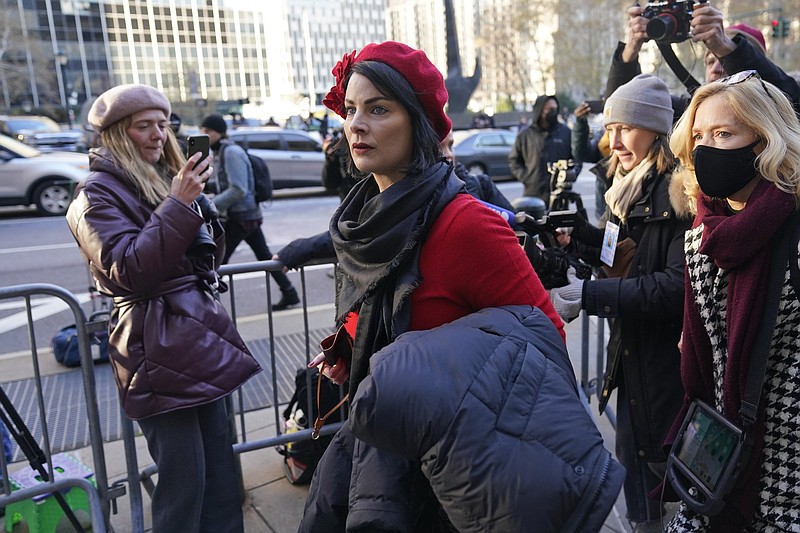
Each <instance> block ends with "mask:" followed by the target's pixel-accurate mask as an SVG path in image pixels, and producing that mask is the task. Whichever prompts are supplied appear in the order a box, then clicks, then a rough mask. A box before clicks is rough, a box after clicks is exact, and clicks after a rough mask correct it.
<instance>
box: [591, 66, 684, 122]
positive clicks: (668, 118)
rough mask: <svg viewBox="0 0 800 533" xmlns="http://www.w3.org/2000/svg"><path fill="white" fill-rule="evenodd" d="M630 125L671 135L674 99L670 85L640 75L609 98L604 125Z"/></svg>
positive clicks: (646, 75)
mask: <svg viewBox="0 0 800 533" xmlns="http://www.w3.org/2000/svg"><path fill="white" fill-rule="evenodd" d="M608 124H627V125H629V126H633V127H635V128H642V129H646V130H650V131H654V132H656V133H661V134H667V133H669V130H670V129H671V128H672V99H671V97H670V95H669V88H668V87H667V84H666V83H664V82H663V81H662V80H661V79H659V78H657V77H655V76H653V75H651V74H639V75H638V76H636V77H635V78H633V79H632V80H631V81H629V82H628V83H626V84H625V85H621V86H620V87H619V88H618V89H617V90H616V91H614V92H613V93H612V94H611V96H609V97H608V98H607V99H606V104H605V107H604V108H603V125H604V126H607V125H608Z"/></svg>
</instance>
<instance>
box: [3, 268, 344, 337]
mask: <svg viewBox="0 0 800 533" xmlns="http://www.w3.org/2000/svg"><path fill="white" fill-rule="evenodd" d="M332 267H333V264H331V263H326V264H323V265H311V266H307V267H306V271H312V270H328V269H330V268H332ZM265 275H266V273H265V271H261V270H259V271H256V272H245V273H242V274H235V275H234V279H235V280H236V281H241V280H245V279H252V278H263V277H264V276H265ZM226 277H227V276H226ZM74 296H75V298H76V299H77V300H78V302H79V303H81V304H84V303H86V302H89V301H91V299H92V297H93V296H96V295H95V294H93V293H89V292H84V293H80V294H74ZM12 309H22V311H20V312H19V313H16V314H13V315H9V316H7V317H4V318H2V319H0V334H3V333H8V332H9V331H11V330H14V329H17V328H21V327H27V325H28V312H27V310H26V309H25V302H24V300H21V299H20V300H14V301H11V302H5V303H0V310H1V311H7V310H12ZM68 310H69V306H68V305H67V303H66V302H64V300H62V299H61V298H56V297H48V298H42V299H39V300H35V301H31V316H32V317H33V321H34V322H36V321H37V320H41V319H44V318H47V317H49V316H52V315H55V314H58V313H61V312H62V311H68ZM309 310H311V308H309ZM254 316H255V315H254ZM258 316H262V315H258Z"/></svg>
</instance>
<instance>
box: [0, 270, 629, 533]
mask: <svg viewBox="0 0 800 533" xmlns="http://www.w3.org/2000/svg"><path fill="white" fill-rule="evenodd" d="M281 268H282V265H281V263H279V262H277V261H258V262H251V263H240V264H235V265H224V266H222V267H220V275H221V278H222V279H223V280H224V281H225V282H226V283H227V285H228V288H229V290H228V292H227V293H225V294H223V295H222V297H221V298H222V301H223V303H224V304H225V305H226V307H227V308H228V310H229V312H230V314H231V317H232V319H233V320H234V322H235V323H236V324H237V327H239V313H238V311H239V306H238V299H237V287H238V285H239V282H238V280H237V276H239V275H242V274H249V275H250V276H252V275H254V274H255V275H259V274H261V275H263V277H264V278H263V279H264V283H263V287H264V301H263V308H264V313H263V331H264V332H265V334H266V340H267V342H266V344H267V346H268V347H269V363H268V366H269V368H268V369H265V370H266V371H267V373H268V374H269V376H270V379H271V398H270V401H269V403H270V407H269V409H265V410H263V412H265V413H270V415H269V416H270V418H271V419H272V421H273V422H274V427H275V434H274V435H273V436H270V437H267V438H263V439H258V440H250V441H248V438H247V426H246V421H245V410H246V409H245V403H246V402H245V400H246V398H245V396H244V393H243V392H242V391H241V390H240V391H238V393H237V394H235V395H232V396H231V397H229V413H231V414H230V417H231V420H230V422H231V428H232V430H233V431H234V432H235V434H236V441H235V442H236V443H235V444H234V451H235V453H236V454H237V456H239V455H241V454H244V453H249V452H253V451H256V450H262V449H265V448H274V447H276V446H279V445H283V444H287V443H294V442H300V441H303V440H308V439H310V438H311V432H312V430H311V429H307V430H301V431H296V432H292V433H283V418H282V414H281V405H282V402H281V398H280V395H279V383H278V382H279V380H281V379H283V380H285V379H286V378H287V376H286V375H285V373H286V372H287V369H285V368H284V369H281V368H279V365H278V364H277V361H276V342H275V341H276V336H278V335H280V334H281V332H276V330H275V320H274V318H275V317H274V316H273V313H272V310H271V306H270V304H269V302H271V301H273V300H272V296H273V295H272V293H273V291H272V287H271V286H272V284H271V282H270V274H269V273H270V271H273V270H277V269H281ZM314 268H331V266H330V265H329V264H328V263H327V262H324V261H323V262H319V263H315V264H309V265H306V266H305V267H303V268H301V269H300V270H299V278H300V283H299V289H300V290H299V293H300V295H301V298H302V300H301V303H302V307H301V310H302V314H301V316H302V318H301V321H302V338H303V342H302V345H303V346H302V350H303V352H304V353H303V354H302V355H303V356H304V360H305V362H306V363H307V362H308V361H310V359H311V358H312V357H313V356H314V355H316V353H317V351H318V350H317V346H316V343H315V342H314V341H313V340H312V338H311V335H310V327H309V303H308V299H307V292H308V291H307V275H308V272H309V271H310V270H312V269H314ZM334 268H335V267H334ZM34 296H52V297H56V298H59V299H61V300H63V301H64V302H65V303H66V304H67V305H68V307H69V309H70V310H71V312H72V314H73V315H74V318H75V324H76V325H77V328H78V336H79V349H80V353H81V361H82V370H81V372H82V377H83V387H84V397H85V403H86V413H87V418H88V426H89V430H90V433H91V451H92V458H93V463H94V464H93V467H94V473H95V482H96V486H97V488H96V489H95V488H94V487H93V486H91V484H88V486H87V483H86V481H85V479H78V478H75V479H62V480H59V481H58V482H56V483H49V484H43V486H42V487H40V488H37V489H36V490H28V489H26V490H20V491H14V492H11V491H10V489H9V487H8V485H7V483H6V484H5V486H4V490H3V492H2V493H0V508H3V507H6V506H7V505H9V504H11V503H13V502H17V501H21V500H24V499H27V498H31V497H32V496H33V495H34V494H41V493H45V492H48V491H54V490H58V489H60V488H62V485H70V486H80V487H81V488H82V489H83V490H86V491H87V493H88V494H89V501H90V505H91V519H92V527H93V531H98V532H104V531H106V529H107V528H108V527H109V523H110V522H109V517H110V510H111V509H112V503H114V500H115V499H116V498H120V497H123V496H125V495H127V496H128V500H129V506H130V522H131V524H130V529H131V531H133V532H134V533H139V532H143V531H144V529H145V520H144V504H143V501H144V500H143V494H142V490H141V489H142V487H144V488H145V489H146V490H148V491H151V490H152V488H153V486H154V483H153V480H152V476H153V475H154V474H155V473H156V468H155V466H154V465H152V464H151V465H145V466H142V465H140V464H139V461H138V457H137V453H136V446H135V436H136V432H135V429H134V425H133V423H132V422H131V421H130V420H129V419H127V417H125V416H124V415H123V414H122V413H121V411H120V417H121V420H120V424H121V430H122V431H121V435H122V441H123V443H124V453H125V469H126V474H125V476H124V478H123V479H119V480H114V481H111V482H110V481H109V479H108V476H107V467H106V459H105V454H104V447H103V446H104V445H103V443H104V439H103V435H102V432H101V425H100V419H99V414H98V408H97V399H96V391H95V374H94V371H93V368H94V366H93V361H92V355H91V350H90V346H89V340H88V339H89V335H90V333H91V332H92V331H96V328H97V327H100V326H98V324H94V323H91V322H87V318H86V313H85V312H84V311H83V309H81V307H80V304H79V303H78V301H77V299H76V298H75V296H73V295H72V294H71V293H70V292H68V291H66V290H65V289H63V288H60V287H57V286H54V285H46V284H28V285H19V286H14V287H6V288H0V300H4V299H10V298H23V299H25V301H26V308H27V314H28V329H29V332H30V334H29V338H30V340H31V341H30V342H31V356H32V357H33V360H34V368H35V376H34V381H35V384H36V389H37V394H38V396H39V404H40V406H39V410H40V415H39V420H40V421H41V423H42V424H43V426H44V427H43V428H42V430H41V435H43V440H44V441H45V446H44V448H45V453H46V455H47V459H48V464H49V459H50V457H51V451H50V449H49V446H48V438H47V435H48V429H47V420H46V418H47V417H46V412H45V407H44V402H43V400H42V390H41V385H42V383H41V375H40V373H39V367H38V365H37V364H36V361H38V357H39V354H38V351H37V348H36V344H35V340H34V339H35V335H34V333H33V332H34V321H33V318H32V313H31V310H30V309H31V308H30V299H31V297H34ZM332 299H333V294H331V300H332ZM259 320H261V319H259ZM591 320H594V319H591ZM582 321H583V322H582V325H581V326H582V329H581V332H582V338H581V355H580V367H579V368H576V369H575V370H576V377H577V379H578V381H579V384H580V391H581V395H582V397H583V398H584V400H585V401H586V403H587V406H588V404H589V403H590V402H591V401H592V400H591V399H592V398H593V397H596V396H597V395H598V393H599V391H600V390H602V375H603V365H604V361H605V342H606V339H605V334H604V327H603V326H604V324H603V321H602V320H599V319H598V320H595V321H594V322H593V323H594V324H595V325H596V330H597V331H596V337H595V339H594V342H590V341H591V340H592V339H591V337H592V335H591V334H590V319H589V317H587V316H586V315H585V314H582ZM330 328H331V331H332V330H333V313H331V323H330ZM592 344H594V345H595V348H596V351H595V353H594V356H595V359H594V361H590V359H591V357H590V355H591V354H590V350H591V345H592ZM301 360H302V358H301ZM295 371H296V369H291V375H290V376H288V377H289V378H290V382H291V383H292V385H293V384H294V372H295ZM282 373H283V374H282ZM0 385H1V384H0ZM308 385H309V386H308V387H307V393H308V398H307V401H308V402H309V405H310V404H311V403H312V402H314V401H315V398H314V397H312V394H313V391H312V387H311V386H310V385H311V384H310V383H308ZM234 413H237V414H236V415H234ZM595 413H596V411H595ZM606 415H608V416H609V419H610V421H611V422H612V425H615V424H614V417H613V412H610V410H608V409H607V411H606ZM340 426H341V423H336V424H330V425H326V426H324V427H323V430H322V432H321V433H322V435H326V434H331V433H334V432H336V431H337V430H338V428H339V427H340ZM0 466H2V470H0V473H1V474H3V477H4V478H7V472H6V464H5V461H4V460H3V459H2V457H0ZM239 474H240V476H239V478H240V480H241V479H242V477H241V471H240V472H239ZM51 479H52V474H51ZM242 487H243V485H242Z"/></svg>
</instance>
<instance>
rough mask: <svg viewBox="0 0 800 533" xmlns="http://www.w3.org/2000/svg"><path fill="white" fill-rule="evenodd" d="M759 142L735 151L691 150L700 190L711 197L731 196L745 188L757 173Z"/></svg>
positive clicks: (696, 148) (701, 148) (702, 148)
mask: <svg viewBox="0 0 800 533" xmlns="http://www.w3.org/2000/svg"><path fill="white" fill-rule="evenodd" d="M758 143H759V141H756V142H754V143H753V144H749V145H747V146H743V147H742V148H735V149H733V150H722V149H720V148H711V147H710V146H697V147H695V149H694V150H692V163H693V164H694V174H695V176H697V183H698V184H699V185H700V190H702V191H703V193H704V194H705V195H706V196H710V197H712V198H728V197H729V196H731V195H733V194H736V193H737V192H738V191H740V190H742V189H743V188H744V187H745V185H747V184H748V183H750V182H751V181H752V180H753V178H755V177H756V175H757V174H758V170H757V169H756V153H755V151H753V148H755V146H756V145H757V144H758Z"/></svg>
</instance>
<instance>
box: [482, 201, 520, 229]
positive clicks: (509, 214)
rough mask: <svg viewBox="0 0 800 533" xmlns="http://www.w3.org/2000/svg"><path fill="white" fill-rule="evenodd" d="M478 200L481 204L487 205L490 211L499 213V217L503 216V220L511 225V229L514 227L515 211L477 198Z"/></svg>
mask: <svg viewBox="0 0 800 533" xmlns="http://www.w3.org/2000/svg"><path fill="white" fill-rule="evenodd" d="M478 201H479V202H480V203H482V204H483V205H485V206H486V207H488V208H489V209H491V210H492V211H494V212H495V213H497V214H498V215H500V216H501V217H503V220H505V221H506V223H508V225H509V226H511V228H512V229H513V228H514V226H515V225H516V222H515V221H514V215H515V213H514V212H513V211H509V210H508V209H504V208H502V207H500V206H498V205H494V204H490V203H489V202H485V201H483V200H480V199H478Z"/></svg>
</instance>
